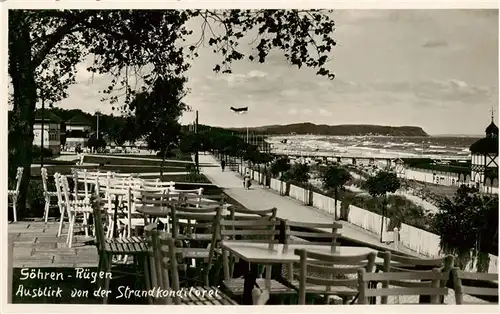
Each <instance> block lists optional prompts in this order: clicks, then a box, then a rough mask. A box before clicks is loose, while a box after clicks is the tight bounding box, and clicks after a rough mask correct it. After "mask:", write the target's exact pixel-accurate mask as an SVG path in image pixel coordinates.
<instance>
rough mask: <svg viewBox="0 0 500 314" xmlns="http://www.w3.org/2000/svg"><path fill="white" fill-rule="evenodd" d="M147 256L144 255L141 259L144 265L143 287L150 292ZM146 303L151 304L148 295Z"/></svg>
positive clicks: (150, 298)
mask: <svg viewBox="0 0 500 314" xmlns="http://www.w3.org/2000/svg"><path fill="white" fill-rule="evenodd" d="M148 260H149V258H148V255H147V254H145V255H144V257H143V264H144V285H145V288H146V290H147V291H149V290H151V276H150V275H151V273H150V267H149V265H148V264H149V263H148ZM148 303H149V304H153V297H151V296H149V295H148Z"/></svg>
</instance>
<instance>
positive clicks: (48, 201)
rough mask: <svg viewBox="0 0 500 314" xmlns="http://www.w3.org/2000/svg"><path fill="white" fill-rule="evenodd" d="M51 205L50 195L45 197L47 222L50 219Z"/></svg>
mask: <svg viewBox="0 0 500 314" xmlns="http://www.w3.org/2000/svg"><path fill="white" fill-rule="evenodd" d="M49 207H50V197H47V198H46V199H45V211H44V221H45V223H47V221H48V220H49Z"/></svg>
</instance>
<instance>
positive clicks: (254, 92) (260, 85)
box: [56, 9, 499, 135]
mask: <svg viewBox="0 0 500 314" xmlns="http://www.w3.org/2000/svg"><path fill="white" fill-rule="evenodd" d="M333 19H334V21H335V23H336V29H335V32H334V33H333V37H334V38H335V40H336V41H337V46H336V47H335V48H334V49H333V51H332V53H331V56H330V57H331V58H332V60H331V61H330V62H329V63H328V64H327V68H328V69H330V70H332V71H333V72H334V73H335V75H336V78H335V79H334V80H332V81H330V80H328V79H326V78H324V77H320V76H316V75H315V71H314V70H311V69H307V68H301V69H298V68H296V67H292V66H291V65H289V64H288V63H287V61H286V60H285V58H284V57H283V56H282V54H281V53H280V52H276V53H273V54H271V55H270V57H269V58H268V60H267V62H266V63H265V64H258V63H255V62H250V61H239V62H237V63H235V64H234V65H233V72H234V73H233V74H216V73H214V72H213V71H212V68H213V66H214V65H215V64H216V63H217V62H218V61H219V60H220V56H218V55H216V54H214V53H212V52H211V50H210V49H209V48H208V46H207V48H202V49H201V50H200V57H199V58H198V59H196V60H195V61H194V63H193V66H192V67H191V69H190V70H189V71H188V72H187V73H186V75H187V77H188V79H189V83H188V87H189V88H190V90H191V91H190V93H189V95H188V96H186V98H185V99H184V101H185V102H186V103H187V104H188V105H189V106H190V107H191V108H192V109H193V110H198V112H199V123H202V124H208V125H214V126H223V127H245V126H262V125H271V124H288V123H298V122H312V123H316V124H329V125H337V124H378V125H391V126H401V125H412V126H420V127H422V128H423V129H424V130H425V131H426V132H427V133H429V134H432V135H437V134H483V133H484V129H485V128H486V126H487V125H488V124H489V122H490V120H491V109H492V108H495V110H496V112H495V116H497V115H498V113H497V111H498V110H497V109H498V54H499V51H498V35H499V34H498V11H497V10H448V9H447V10H373V9H372V10H337V11H335V12H334V13H333ZM196 23H197V21H193V22H192V25H190V26H192V27H193V29H197V27H196V26H197V25H196ZM198 26H199V25H198ZM241 50H242V51H243V52H245V51H250V47H249V46H246V45H243V46H242V47H241ZM78 67H79V69H80V71H79V72H78V75H77V79H78V83H77V84H76V85H73V86H71V87H70V89H69V95H70V96H69V97H68V98H67V99H65V100H63V101H62V102H61V103H59V104H57V105H56V106H58V107H62V108H67V109H73V108H79V109H82V110H84V111H88V112H94V111H95V110H96V109H100V110H101V111H102V112H105V113H111V112H112V110H111V108H112V105H110V104H107V103H101V102H100V99H101V94H99V93H98V92H97V91H98V90H102V89H103V88H105V86H106V85H107V84H106V83H107V82H109V78H106V77H101V78H94V80H93V82H92V81H91V80H90V79H89V78H90V74H89V73H86V71H85V70H84V69H85V68H86V65H85V64H80V65H78ZM231 106H234V107H244V106H248V107H249V111H248V114H246V115H235V114H233V113H232V112H231V111H230V109H229V107H231ZM193 119H194V111H193V112H188V113H186V114H185V115H184V116H183V117H182V119H181V122H183V123H189V122H191V121H193ZM495 121H497V119H496V118H495Z"/></svg>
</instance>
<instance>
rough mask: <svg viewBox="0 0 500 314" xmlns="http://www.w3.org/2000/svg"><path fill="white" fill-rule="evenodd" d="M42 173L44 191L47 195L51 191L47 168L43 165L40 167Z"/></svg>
mask: <svg viewBox="0 0 500 314" xmlns="http://www.w3.org/2000/svg"><path fill="white" fill-rule="evenodd" d="M40 174H41V175H42V185H43V193H44V194H45V195H47V193H48V192H49V188H48V183H47V182H48V175H47V168H45V167H42V168H40Z"/></svg>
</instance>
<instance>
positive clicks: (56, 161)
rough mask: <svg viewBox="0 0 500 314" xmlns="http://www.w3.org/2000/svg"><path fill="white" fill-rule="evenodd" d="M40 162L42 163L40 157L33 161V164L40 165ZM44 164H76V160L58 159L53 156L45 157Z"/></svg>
mask: <svg viewBox="0 0 500 314" xmlns="http://www.w3.org/2000/svg"><path fill="white" fill-rule="evenodd" d="M40 163H41V162H40V158H37V159H34V160H33V162H32V164H33V165H39V164H40ZM43 164H44V165H74V164H75V162H74V161H69V160H56V159H53V158H44V159H43Z"/></svg>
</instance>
